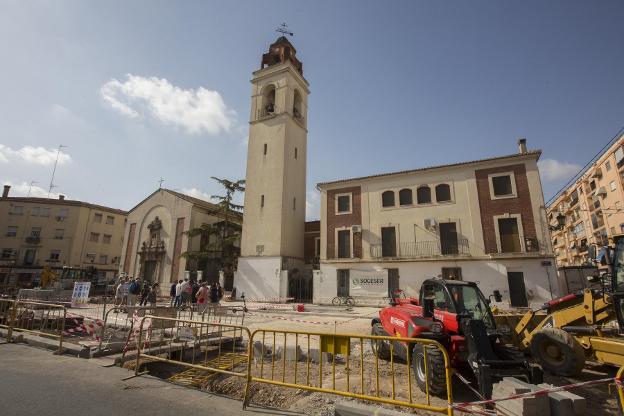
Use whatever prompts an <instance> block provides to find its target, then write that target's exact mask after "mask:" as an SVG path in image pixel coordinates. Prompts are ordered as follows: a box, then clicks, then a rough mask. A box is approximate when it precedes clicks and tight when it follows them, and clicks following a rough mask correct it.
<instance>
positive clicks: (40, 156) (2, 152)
mask: <svg viewBox="0 0 624 416" xmlns="http://www.w3.org/2000/svg"><path fill="white" fill-rule="evenodd" d="M56 154H57V150H56V149H46V148H44V147H34V146H23V147H22V148H21V149H18V150H13V149H11V148H10V147H8V146H5V145H3V144H0V162H4V163H7V162H9V161H11V160H18V161H22V162H26V163H31V164H35V165H42V166H51V165H53V164H54V161H55V160H56ZM71 160H72V158H71V156H70V155H68V154H67V153H65V152H63V151H61V152H60V153H59V154H58V163H59V165H63V164H65V163H69V162H71Z"/></svg>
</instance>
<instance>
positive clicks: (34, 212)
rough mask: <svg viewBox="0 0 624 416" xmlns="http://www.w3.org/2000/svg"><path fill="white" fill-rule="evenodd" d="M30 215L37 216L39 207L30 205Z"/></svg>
mask: <svg viewBox="0 0 624 416" xmlns="http://www.w3.org/2000/svg"><path fill="white" fill-rule="evenodd" d="M30 215H32V216H33V217H38V216H39V207H32V209H31V210H30Z"/></svg>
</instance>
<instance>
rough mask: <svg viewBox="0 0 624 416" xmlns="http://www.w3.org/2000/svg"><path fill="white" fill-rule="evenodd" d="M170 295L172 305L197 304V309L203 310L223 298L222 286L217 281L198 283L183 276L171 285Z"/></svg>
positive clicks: (216, 303) (180, 306)
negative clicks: (182, 278)
mask: <svg viewBox="0 0 624 416" xmlns="http://www.w3.org/2000/svg"><path fill="white" fill-rule="evenodd" d="M170 296H171V306H173V307H176V308H182V307H186V306H192V305H197V306H198V309H199V311H200V312H203V311H205V310H206V308H207V307H208V305H210V304H212V305H213V306H214V305H218V304H219V302H220V301H221V299H222V298H223V288H222V287H221V284H220V283H219V282H215V283H212V284H210V285H209V284H207V283H206V282H202V283H199V282H197V281H189V279H188V278H185V279H184V280H179V281H178V282H177V283H173V284H172V285H171V291H170Z"/></svg>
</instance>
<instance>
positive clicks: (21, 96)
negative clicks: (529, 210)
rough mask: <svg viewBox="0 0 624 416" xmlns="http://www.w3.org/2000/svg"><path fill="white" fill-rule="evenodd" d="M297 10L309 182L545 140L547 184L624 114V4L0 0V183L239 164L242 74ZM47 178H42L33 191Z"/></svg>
mask: <svg viewBox="0 0 624 416" xmlns="http://www.w3.org/2000/svg"><path fill="white" fill-rule="evenodd" d="M282 21H286V22H288V24H289V26H290V28H291V29H292V30H293V31H294V32H295V36H294V38H293V39H292V42H293V44H294V45H295V47H296V48H297V50H298V56H299V58H300V59H301V60H302V61H303V64H304V75H305V76H306V78H307V79H308V81H309V82H310V90H311V92H312V93H311V95H310V98H309V114H308V128H309V136H308V190H309V198H308V199H309V201H308V202H309V205H310V207H309V208H310V214H309V217H310V218H313V217H318V197H317V196H316V194H315V192H314V184H316V183H317V182H320V181H325V180H331V179H338V178H345V177H351V176H359V175H369V174H373V173H379V172H387V171H395V170H401V169H410V168H416V167H422V166H430V165H436V164H443V163H451V162H457V161H462V160H471V159H479V158H483V157H489V156H496V155H503V154H509V153H514V152H515V151H516V150H517V147H516V140H517V139H518V137H526V138H527V140H528V144H529V147H530V148H541V149H543V151H544V153H543V156H542V159H543V160H544V161H546V162H545V164H543V165H542V179H543V182H544V188H545V193H546V195H547V196H549V195H550V194H552V193H553V192H554V191H556V190H557V189H558V187H559V186H560V185H561V184H562V183H564V182H565V181H566V180H567V179H568V177H569V176H571V175H573V174H574V173H576V170H577V169H578V168H579V167H580V166H581V165H584V164H585V162H586V161H587V160H589V159H590V158H591V156H593V154H594V153H595V152H596V151H597V150H598V149H599V148H600V147H602V145H603V144H604V143H606V142H607V141H608V140H609V139H610V138H611V137H612V136H613V135H614V134H615V133H616V132H617V131H618V130H619V129H620V128H621V127H622V125H624V99H623V97H624V71H623V70H622V68H624V53H622V52H624V47H623V46H622V45H624V39H623V36H624V35H623V33H624V32H622V30H621V22H622V21H624V3H623V2H621V1H600V2H590V1H583V2H578V1H549V2H544V1H521V2H520V1H517V2H501V1H470V2H466V1H456V2H455V1H438V2H433V1H395V2H381V1H377V2H372V1H340V2H335V1H314V2H303V1H300V2H297V1H262V2H260V1H222V2H209V1H183V2H172V1H107V2H93V1H91V2H88V1H77V0H76V1H60V0H55V1H24V0H16V1H11V0H2V1H0V38H1V39H3V41H2V42H0V56H2V71H1V74H2V76H1V77H0V91H2V93H1V94H0V125H1V126H2V129H1V137H0V180H1V181H3V182H4V183H10V184H12V185H13V194H14V195H20V194H24V193H25V192H27V191H28V186H27V184H29V183H30V182H31V181H37V182H39V183H38V184H36V185H35V187H33V188H32V190H31V195H39V194H44V195H47V188H48V184H49V181H50V175H51V173H52V163H53V161H54V157H55V153H54V152H52V151H51V150H52V149H54V148H56V147H57V146H58V145H59V144H61V143H62V144H64V145H66V146H68V147H67V149H65V150H64V153H63V154H62V155H61V162H62V163H61V164H60V165H59V168H58V170H57V175H56V179H55V183H56V185H57V187H56V188H55V189H54V191H53V192H57V193H63V194H66V195H68V197H70V198H76V199H82V200H86V201H90V202H94V203H100V204H104V205H109V206H112V207H117V208H123V209H129V208H131V207H132V206H134V205H135V204H136V203H138V202H140V201H141V200H142V199H143V198H144V197H145V196H147V195H148V194H149V193H151V192H152V191H153V190H154V189H156V188H157V187H158V180H159V178H160V177H161V176H162V177H164V178H165V183H164V186H166V187H169V188H172V189H177V190H180V191H183V192H189V193H192V194H195V195H197V196H202V195H203V196H206V195H211V194H214V193H217V192H219V189H218V187H217V186H216V185H215V183H214V182H213V181H212V180H211V179H210V177H211V176H220V177H228V178H232V179H235V178H243V177H244V175H245V160H246V145H245V143H246V137H247V133H248V124H247V121H248V117H249V104H250V92H251V86H250V84H249V80H250V78H251V72H252V71H254V70H256V69H258V68H259V64H260V58H261V55H262V53H263V52H264V51H266V49H267V48H268V45H269V44H270V43H271V42H272V41H273V40H275V38H276V37H277V34H276V33H275V32H274V31H273V30H274V28H275V27H276V26H277V25H278V24H279V23H281V22H282ZM38 187H40V188H42V189H40V188H38Z"/></svg>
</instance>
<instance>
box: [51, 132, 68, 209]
mask: <svg viewBox="0 0 624 416" xmlns="http://www.w3.org/2000/svg"><path fill="white" fill-rule="evenodd" d="M63 149H67V146H64V145H62V144H59V147H58V149H56V161H54V169H53V170H52V179H50V188H48V198H50V192H52V188H56V185H54V175H55V174H56V165H58V160H59V155H60V154H61V150H63Z"/></svg>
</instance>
